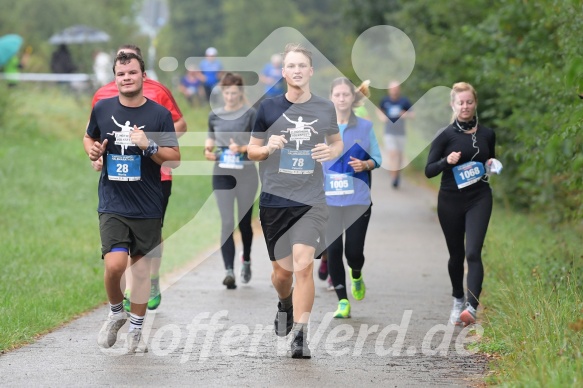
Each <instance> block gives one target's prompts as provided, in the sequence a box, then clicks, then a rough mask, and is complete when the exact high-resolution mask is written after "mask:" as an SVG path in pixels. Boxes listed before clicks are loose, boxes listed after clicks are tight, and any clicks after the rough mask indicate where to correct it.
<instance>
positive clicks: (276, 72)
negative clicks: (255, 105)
mask: <svg viewBox="0 0 583 388" xmlns="http://www.w3.org/2000/svg"><path fill="white" fill-rule="evenodd" d="M259 81H260V82H261V83H262V84H263V85H265V93H264V94H263V97H262V99H263V98H270V97H275V96H278V95H280V94H284V93H285V81H284V79H283V77H282V76H281V54H273V55H272V56H271V61H270V62H269V63H268V64H266V65H265V67H264V68H263V71H262V72H261V74H260V75H259Z"/></svg>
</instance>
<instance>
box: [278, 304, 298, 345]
mask: <svg viewBox="0 0 583 388" xmlns="http://www.w3.org/2000/svg"><path fill="white" fill-rule="evenodd" d="M283 321H285V328H284V327H283V325H280V322H283ZM273 324H274V326H275V334H277V335H278V336H280V337H285V336H286V335H288V334H289V332H290V331H291V329H292V327H293V326H294V306H291V307H290V308H289V309H287V310H284V309H283V307H282V306H281V302H277V314H275V321H273Z"/></svg>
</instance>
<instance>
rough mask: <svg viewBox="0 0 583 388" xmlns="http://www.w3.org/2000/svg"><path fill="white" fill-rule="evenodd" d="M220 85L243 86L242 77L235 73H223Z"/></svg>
mask: <svg viewBox="0 0 583 388" xmlns="http://www.w3.org/2000/svg"><path fill="white" fill-rule="evenodd" d="M219 85H221V86H222V87H229V86H243V77H241V76H240V75H239V74H237V73H225V75H223V77H222V78H221V81H220V82H219Z"/></svg>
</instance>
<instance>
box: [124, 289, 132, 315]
mask: <svg viewBox="0 0 583 388" xmlns="http://www.w3.org/2000/svg"><path fill="white" fill-rule="evenodd" d="M123 309H124V310H125V311H127V312H128V313H129V312H130V309H131V302H130V290H126V292H125V293H124V294H123Z"/></svg>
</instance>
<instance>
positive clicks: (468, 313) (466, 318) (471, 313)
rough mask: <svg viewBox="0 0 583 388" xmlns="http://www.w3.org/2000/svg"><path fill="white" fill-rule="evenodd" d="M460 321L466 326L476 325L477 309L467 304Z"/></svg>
mask: <svg viewBox="0 0 583 388" xmlns="http://www.w3.org/2000/svg"><path fill="white" fill-rule="evenodd" d="M460 320H461V321H462V322H463V323H464V326H468V325H471V324H472V323H476V309H475V308H473V307H472V305H471V304H469V303H467V304H466V309H465V310H464V311H462V313H461V314H460Z"/></svg>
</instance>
